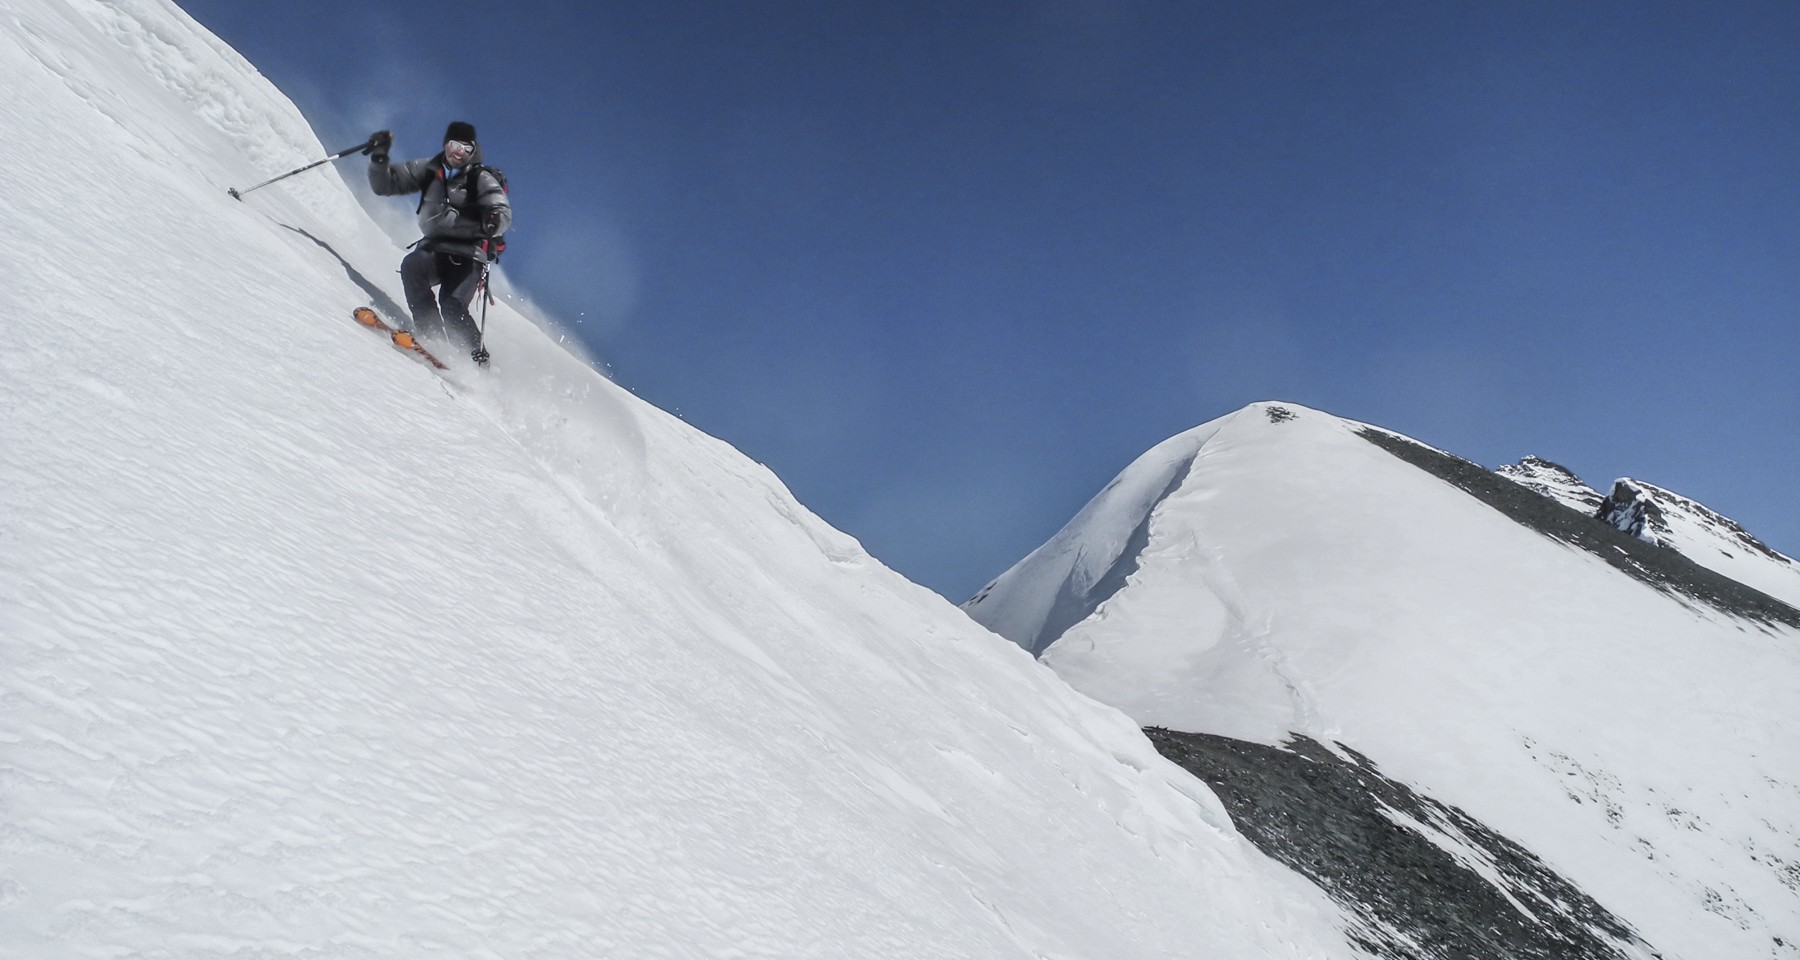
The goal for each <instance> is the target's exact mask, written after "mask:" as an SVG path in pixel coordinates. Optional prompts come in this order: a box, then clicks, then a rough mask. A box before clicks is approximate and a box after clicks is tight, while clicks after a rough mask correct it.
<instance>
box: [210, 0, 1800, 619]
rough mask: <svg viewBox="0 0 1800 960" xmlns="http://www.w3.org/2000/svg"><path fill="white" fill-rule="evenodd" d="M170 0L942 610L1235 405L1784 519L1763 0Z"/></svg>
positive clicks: (1790, 228) (1788, 403)
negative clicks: (1355, 424)
mask: <svg viewBox="0 0 1800 960" xmlns="http://www.w3.org/2000/svg"><path fill="white" fill-rule="evenodd" d="M182 6H183V7H184V9H186V10H187V11H188V12H189V13H191V14H192V15H194V16H195V17H196V18H197V19H198V20H200V21H201V22H202V23H203V24H205V25H207V26H208V27H209V28H211V29H212V30H213V31H214V32H215V33H217V34H219V35H220V36H221V37H222V38H224V39H225V40H226V41H227V42H228V43H230V44H231V45H232V46H234V47H235V48H237V49H238V50H239V51H240V52H242V53H243V54H244V55H245V56H246V57H248V58H249V59H250V60H251V61H252V62H254V63H255V64H256V65H257V66H258V67H259V68H260V69H261V70H262V71H263V73H264V74H266V75H267V76H269V77H270V78H271V79H272V80H274V81H275V82H276V83H277V84H278V85H280V86H281V87H282V89H283V90H284V91H286V92H287V93H288V94H289V95H290V96H291V97H292V98H293V99H294V100H295V102H296V103H298V104H299V106H300V107H301V109H302V110H304V111H305V112H306V114H307V116H308V117H309V118H310V119H311V120H312V121H313V123H314V126H315V128H316V129H317V130H318V131H319V132H320V135H321V136H322V137H323V138H324V140H325V141H326V143H327V146H343V145H347V144H349V143H354V142H356V141H357V140H359V139H361V138H362V137H363V136H365V135H366V134H367V133H368V132H369V131H371V130H373V129H376V128H379V127H390V128H392V129H393V130H395V131H396V133H397V135H398V142H397V145H396V152H397V153H398V154H400V155H406V156H414V155H416V156H425V155H429V154H430V153H433V152H435V151H436V149H437V147H438V143H437V139H438V137H439V136H440V135H441V133H442V131H443V128H444V126H445V124H446V123H447V122H448V121H449V120H451V119H464V120H468V121H470V122H472V123H474V124H475V125H476V126H477V127H478V128H479V130H480V132H481V139H482V142H483V144H484V147H485V149H486V151H487V156H488V160H489V162H491V163H493V164H495V165H498V166H501V167H503V168H504V169H505V170H506V171H507V174H508V176H509V178H510V179H511V182H512V193H513V200H514V204H515V208H516V210H517V220H516V223H515V227H514V230H513V232H512V233H511V234H510V235H509V240H510V241H511V249H510V250H509V253H508V263H507V268H508V271H509V274H510V276H511V277H512V278H513V280H514V282H515V283H517V284H518V285H519V286H520V287H522V288H523V289H525V290H526V291H528V292H529V293H530V294H531V296H532V297H533V298H534V299H535V300H536V301H537V302H538V303H539V304H540V305H542V306H544V307H546V308H548V309H549V310H550V311H551V312H552V313H553V314H554V315H556V316H558V317H559V318H561V319H562V320H564V321H565V322H566V323H568V324H569V325H570V326H571V328H572V329H574V330H575V331H577V332H578V333H579V334H580V335H581V336H582V337H583V339H585V340H586V341H587V343H588V344H589V346H590V349H591V351H592V352H593V353H594V355H595V356H596V357H598V358H599V359H600V360H602V361H604V362H605V363H606V364H608V365H609V368H610V372H611V373H612V375H613V376H614V377H615V378H616V379H617V380H618V381H619V382H621V383H622V384H624V385H626V386H629V387H631V388H632V389H633V390H635V391H636V392H637V393H638V394H639V395H641V396H643V397H645V398H647V399H649V400H651V401H652V402H654V403H656V404H657V405H659V406H661V407H663V408H664V409H667V410H670V411H673V412H677V413H679V414H680V415H682V416H683V417H684V418H686V419H687V420H688V421H689V422H691V423H693V424H695V425H696V426H698V427H700V428H702V429H704V430H706V431H707V432H709V433H712V434H714V435H715V436H718V437H721V438H723V439H725V440H727V441H729V442H731V443H732V444H734V445H735V446H737V447H738V448H739V449H741V450H743V451H744V452H745V453H746V454H748V455H750V456H751V457H754V458H755V459H757V460H760V461H762V462H764V463H766V464H768V465H769V466H770V467H771V468H772V469H773V470H774V471H775V472H776V473H777V474H778V475H780V476H781V477H782V479H783V480H784V481H786V482H787V484H788V485H789V486H790V487H791V488H792V489H793V490H794V492H795V493H796V495H797V496H799V498H800V499H801V500H802V501H803V502H804V503H806V504H807V505H808V506H809V507H811V508H812V509H814V510H815V511H817V512H818V513H819V514H820V515H822V516H823V517H825V519H827V520H828V521H830V522H831V523H833V524H834V525H836V526H838V527H840V528H842V529H844V530H846V531H847V532H849V533H851V534H853V535H855V536H856V537H858V538H859V539H860V540H862V542H863V543H864V545H865V546H867V547H868V548H869V550H870V551H871V552H872V553H874V554H875V555H876V556H877V557H879V558H880V559H882V560H883V561H885V562H887V563H888V564H889V565H890V566H893V567H894V568H896V569H898V570H899V571H900V572H902V573H904V574H906V575H907V576H909V577H911V578H913V579H914V580H917V581H918V582H920V583H923V584H925V585H926V586H929V587H932V588H933V589H936V590H938V591H939V592H941V593H944V594H945V595H946V596H948V597H950V598H951V599H952V600H956V601H961V600H963V599H966V598H967V597H968V596H969V595H970V594H972V593H974V592H975V591H976V590H977V589H979V588H980V587H981V586H982V584H983V583H985V582H986V581H987V580H988V579H989V578H991V577H992V576H994V575H996V574H998V573H1000V572H1001V571H1002V570H1004V569H1005V568H1006V567H1007V566H1009V565H1010V564H1011V563H1012V562H1014V561H1016V560H1017V559H1019V558H1020V557H1022V556H1023V555H1024V554H1025V553H1026V552H1028V551H1029V550H1031V549H1032V548H1034V547H1035V546H1037V545H1038V544H1039V543H1041V542H1042V541H1043V540H1045V539H1047V538H1048V537H1049V536H1050V535H1051V534H1053V533H1054V532H1055V531H1056V530H1057V529H1058V528H1059V527H1060V526H1061V525H1062V524H1063V523H1064V522H1065V521H1066V520H1067V519H1068V518H1069V517H1070V516H1072V515H1073V513H1074V512H1075V511H1076V510H1077V509H1079V508H1080V506H1081V505H1082V504H1083V503H1085V502H1086V500H1087V499H1088V498H1089V497H1091V496H1092V495H1093V494H1094V493H1095V492H1097V491H1098V490H1099V488H1100V487H1101V486H1102V485H1104V484H1105V483H1106V481H1107V480H1109V479H1110V478H1111V477H1112V476H1113V475H1114V474H1115V473H1117V472H1118V471H1119V470H1120V469H1122V468H1123V467H1124V466H1125V465H1126V464H1127V463H1129V462H1130V461H1131V460H1132V459H1133V458H1134V457H1135V456H1137V455H1138V454H1139V453H1142V452H1143V451H1145V450H1147V449H1148V448H1149V447H1151V446H1152V445H1154V444H1155V443H1157V442H1158V441H1160V440H1162V439H1164V438H1166V437H1168V436H1170V435H1172V434H1174V433H1177V432H1179V431H1181V430H1184V429H1186V428H1188V427H1191V426H1194V425H1196V424H1198V423H1201V422H1203V421H1205V420H1208V419H1211V418H1213V417H1215V416H1218V415H1220V414H1223V413H1227V412H1229V411H1231V410H1234V409H1236V408H1238V407H1240V406H1243V405H1244V404H1246V403H1250V402H1253V401H1257V400H1268V399H1281V400H1289V401H1294V402H1298V403H1303V404H1307V405H1310V406H1315V407H1319V408H1321V409H1325V410H1328V411H1330V412H1332V413H1336V414H1340V415H1343V416H1348V417H1352V418H1356V419H1360V420H1367V421H1371V422H1374V423H1378V424H1381V425H1383V426H1386V427H1390V428H1392V429H1396V430H1400V431H1402V432H1404V433H1407V434H1410V435H1412V436H1415V437H1418V438H1419V439H1422V440H1425V441H1427V442H1430V443H1433V444H1435V445H1437V446H1440V447H1444V448H1446V449H1449V450H1451V451H1453V452H1455V453H1458V454H1461V455H1463V456H1465V457H1468V458H1470V459H1473V460H1477V461H1479V462H1481V463H1484V464H1486V465H1488V466H1496V465H1498V464H1500V463H1505V462H1510V461H1513V460H1517V459H1518V458H1519V457H1521V456H1524V455H1526V454H1536V455H1539V456H1543V457H1546V458H1548V459H1552V460H1556V461H1558V462H1561V463H1563V464H1565V465H1567V466H1568V467H1570V468H1572V469H1574V470H1575V471H1576V472H1577V473H1579V474H1581V475H1582V476H1583V477H1584V478H1585V479H1587V480H1588V481H1589V482H1590V483H1592V484H1594V485H1595V486H1598V487H1601V488H1602V489H1604V488H1605V486H1606V485H1607V484H1608V483H1610V481H1611V480H1612V479H1613V478H1614V477H1618V476H1626V475H1629V476H1635V477H1638V478H1640V479H1643V480H1647V481H1649V482H1651V483H1656V484H1659V485H1662V486H1665V487H1669V488H1671V489H1673V490H1676V491H1678V492H1680V493H1683V494H1686V495H1688V496H1691V497H1694V498H1696V499H1698V500H1700V501H1702V502H1704V503H1706V504H1708V505H1709V506H1712V507H1714V508H1716V509H1719V510H1721V511H1723V512H1724V513H1726V514H1728V515H1730V516H1732V517H1734V518H1735V519H1737V520H1739V521H1740V522H1742V523H1744V524H1745V525H1746V526H1747V527H1748V528H1749V529H1750V530H1751V531H1752V532H1753V533H1756V534H1757V535H1759V536H1761V537H1763V538H1764V539H1765V540H1767V541H1768V542H1769V543H1770V544H1771V545H1772V546H1774V547H1775V548H1776V549H1779V550H1781V551H1783V552H1785V553H1789V554H1794V553H1800V516H1797V515H1796V510H1795V509H1794V506H1793V501H1792V499H1791V497H1790V494H1789V491H1790V489H1791V488H1792V487H1793V486H1794V482H1795V481H1794V478H1795V477H1797V476H1800V442H1796V439H1795V436H1796V427H1795V425H1796V424H1800V364H1797V362H1796V360H1797V357H1796V354H1797V352H1800V351H1797V350H1796V346H1797V344H1800V336H1797V335H1796V332H1795V319H1796V315H1797V313H1800V311H1797V309H1796V305H1797V304H1800V180H1797V177H1796V173H1797V171H1800V111H1797V110H1796V108H1795V102H1796V101H1795V99H1794V98H1795V91H1797V90H1800V4H1795V3H1793V2H1791V0H1781V2H1769V3H1726V4H1701V3H1631V4H1624V3H1620V4H1612V3H1581V4H1568V3H1527V2H1519V3H1513V2H1508V3H1488V4H1478V3H1452V4H1446V3H1435V2H1419V3H1410V2H1384V3H1372V2H1329V3H1327V2H1307V3H1282V2H1258V3H1241V4H1217V3H1201V2H1143V3H1112V2H1100V0H1043V2H995V3H983V4H964V3H894V4H887V5H881V4H873V3H845V2H799V0H763V2H756V3H731V2H725V0H712V2H699V0H655V2H618V3H605V4H589V3H585V2H582V3H562V2H534V3H506V2H501V3H489V4H478V5H473V6H468V5H465V6H454V5H449V6H446V5H444V4H441V3H413V2H387V3H381V4H361V3H349V2H339V0H309V2H307V3H303V4H302V3H288V4H261V3H257V4H246V3H241V2H238V0H187V2H184V3H183V4H182ZM340 141H341V143H340ZM303 159H311V158H296V161H299V160H303ZM363 162H364V161H362V160H361V159H360V158H357V159H355V160H353V161H348V163H349V164H351V165H352V168H351V169H349V170H348V171H347V172H349V173H351V174H352V179H353V180H359V179H360V170H357V169H355V166H357V165H360V164H361V163H363ZM271 172H272V173H273V172H279V171H271ZM398 256H399V253H398V252H396V260H397V259H398ZM493 349H494V350H495V353H496V355H498V354H500V353H501V352H502V351H503V350H504V344H494V345H493Z"/></svg>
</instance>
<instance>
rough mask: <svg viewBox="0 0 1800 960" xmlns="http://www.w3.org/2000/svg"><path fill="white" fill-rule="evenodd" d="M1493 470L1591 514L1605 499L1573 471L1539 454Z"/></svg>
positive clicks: (1580, 511)
mask: <svg viewBox="0 0 1800 960" xmlns="http://www.w3.org/2000/svg"><path fill="white" fill-rule="evenodd" d="M1494 472H1495V473H1498V474H1499V475H1501V476H1503V477H1505V478H1507V479H1508V480H1511V481H1513V482H1515V483H1519V484H1523V485H1524V486H1526V487H1528V488H1530V489H1532V490H1535V491H1537V492H1538V493H1541V494H1543V495H1544V496H1546V497H1549V498H1551V499H1552V500H1555V501H1557V502H1558V503H1561V504H1562V505H1563V506H1565V507H1568V508H1569V509H1571V510H1574V511H1576V512H1578V513H1584V514H1587V515H1588V516H1590V517H1591V516H1594V515H1595V514H1596V513H1597V512H1598V511H1599V510H1600V501H1601V500H1604V499H1605V497H1602V496H1601V495H1600V491H1598V490H1595V489H1594V488H1593V487H1590V486H1588V485H1587V482H1586V481H1584V480H1582V479H1581V478H1580V477H1578V476H1576V475H1575V471H1573V470H1570V469H1569V468H1568V467H1565V466H1563V465H1562V464H1560V463H1555V462H1552V461H1549V460H1545V459H1543V458H1542V457H1526V458H1524V459H1522V460H1520V461H1519V462H1518V463H1509V464H1506V465H1505V466H1502V467H1499V468H1497V469H1496V470H1495V471H1494Z"/></svg>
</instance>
